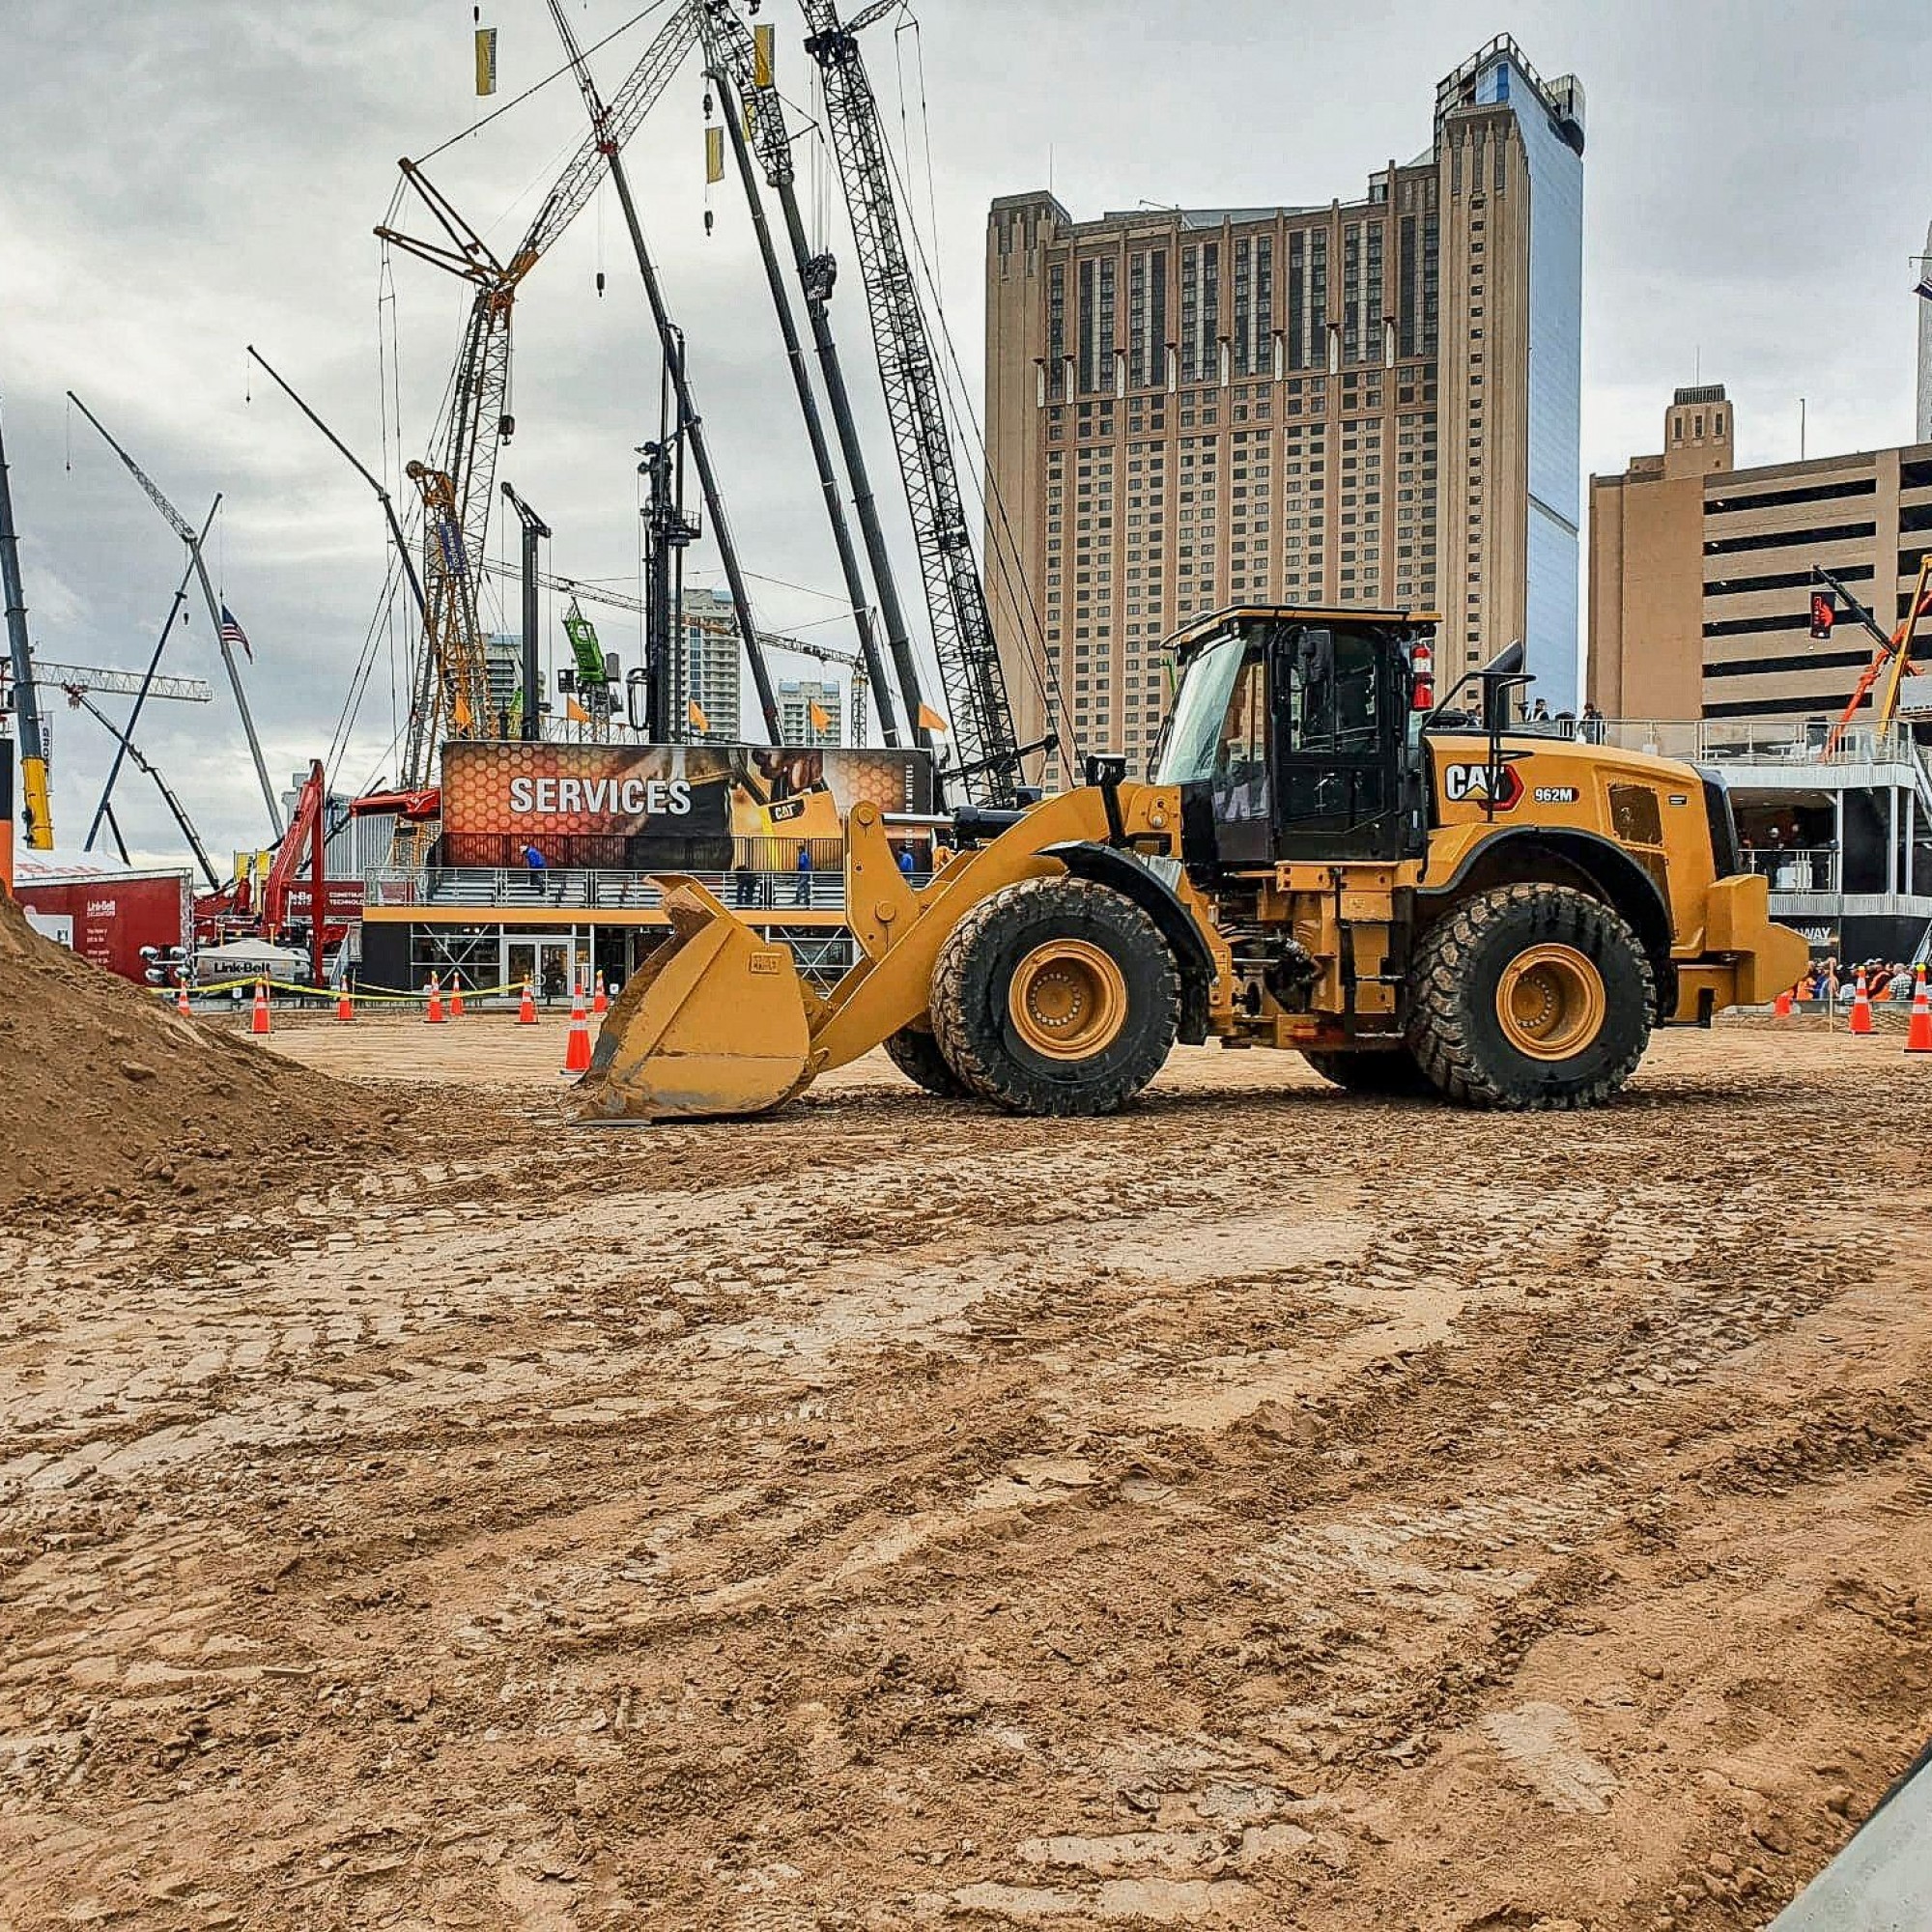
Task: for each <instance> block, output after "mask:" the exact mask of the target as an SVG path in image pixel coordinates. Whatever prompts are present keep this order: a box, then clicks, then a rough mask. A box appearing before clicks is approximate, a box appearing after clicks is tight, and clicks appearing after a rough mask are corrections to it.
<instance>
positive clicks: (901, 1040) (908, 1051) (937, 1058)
mask: <svg viewBox="0 0 1932 1932" xmlns="http://www.w3.org/2000/svg"><path fill="white" fill-rule="evenodd" d="M886 1058H887V1059H888V1060H890V1061H891V1062H892V1063H893V1065H895V1066H896V1067H897V1068H898V1070H899V1071H900V1072H901V1073H903V1074H904V1075H905V1077H906V1078H907V1079H908V1080H910V1081H911V1082H912V1084H913V1085H914V1086H915V1087H923V1088H924V1089H925V1091H926V1092H927V1093H928V1094H938V1096H939V1097H940V1098H941V1099H942V1100H963V1099H964V1098H965V1097H966V1095H967V1094H970V1093H971V1092H972V1091H973V1090H972V1089H971V1088H970V1087H968V1086H967V1084H966V1083H965V1081H963V1080H962V1079H960V1077H959V1076H958V1074H956V1073H955V1072H953V1070H952V1067H950V1066H949V1065H947V1064H946V1056H945V1055H944V1054H943V1053H941V1052H940V1050H939V1042H938V1041H937V1040H936V1039H934V1038H933V1037H932V1036H931V1034H929V1033H927V1032H926V1030H925V1029H924V1028H923V1027H900V1028H899V1030H898V1032H897V1033H895V1034H890V1035H888V1036H887V1038H886Z"/></svg>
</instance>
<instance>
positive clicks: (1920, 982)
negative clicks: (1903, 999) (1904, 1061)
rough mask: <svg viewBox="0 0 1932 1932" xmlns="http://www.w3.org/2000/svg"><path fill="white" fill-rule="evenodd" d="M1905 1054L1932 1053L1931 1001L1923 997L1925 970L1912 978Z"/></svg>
mask: <svg viewBox="0 0 1932 1932" xmlns="http://www.w3.org/2000/svg"><path fill="white" fill-rule="evenodd" d="M1905 1050H1906V1052H1907V1053H1932V999H1927V998H1926V995H1925V969H1924V967H1922V966H1920V967H1918V969H1917V970H1916V971H1915V972H1914V974H1913V976H1912V1018H1911V1019H1910V1020H1909V1021H1908V1022H1907V1023H1906V1028H1905Z"/></svg>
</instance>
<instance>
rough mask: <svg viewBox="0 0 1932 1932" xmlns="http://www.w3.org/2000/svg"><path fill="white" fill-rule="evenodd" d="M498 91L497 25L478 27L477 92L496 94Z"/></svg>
mask: <svg viewBox="0 0 1932 1932" xmlns="http://www.w3.org/2000/svg"><path fill="white" fill-rule="evenodd" d="M496 91H497V30H496V28H495V27H478V28H477V29H476V92H477V93H478V94H479V95H481V94H495V93H496Z"/></svg>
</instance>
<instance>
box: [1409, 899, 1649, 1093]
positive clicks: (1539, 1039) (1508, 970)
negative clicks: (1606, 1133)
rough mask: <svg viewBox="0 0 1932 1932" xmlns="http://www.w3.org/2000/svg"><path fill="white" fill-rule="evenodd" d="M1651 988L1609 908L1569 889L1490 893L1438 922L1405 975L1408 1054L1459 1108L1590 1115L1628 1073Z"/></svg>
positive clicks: (1643, 960) (1644, 966)
mask: <svg viewBox="0 0 1932 1932" xmlns="http://www.w3.org/2000/svg"><path fill="white" fill-rule="evenodd" d="M1656 1009H1657V993H1656V982H1655V980H1654V978H1653V976H1652V973H1651V966H1650V961H1649V959H1648V958H1647V957H1646V956H1645V954H1644V950H1643V947H1642V945H1641V944H1640V943H1639V942H1638V940H1637V936H1636V934H1635V933H1634V932H1633V931H1632V930H1631V928H1630V925H1629V924H1628V923H1627V922H1626V921H1625V920H1624V919H1623V918H1622V917H1621V915H1619V914H1618V913H1617V912H1616V911H1615V910H1614V908H1612V907H1610V906H1607V905H1605V904H1604V903H1603V902H1602V900H1600V899H1594V898H1592V897H1590V895H1588V894H1587V893H1579V892H1577V891H1575V890H1574V889H1573V888H1571V887H1568V886H1549V885H1516V886H1498V887H1496V888H1495V889H1494V890H1493V891H1491V892H1486V893H1478V894H1476V895H1474V896H1472V897H1470V898H1468V899H1465V900H1464V901H1463V903H1462V904H1461V905H1459V906H1456V907H1455V908H1454V909H1453V910H1452V911H1450V912H1447V913H1445V914H1444V915H1443V916H1442V917H1441V918H1440V919H1439V920H1437V921H1436V923H1435V924H1434V925H1432V926H1431V927H1430V928H1429V930H1428V931H1427V932H1426V933H1424V935H1423V936H1422V938H1421V940H1420V941H1419V942H1418V943H1417V946H1416V949H1415V954H1414V959H1413V962H1412V964H1411V966H1410V969H1409V984H1408V1025H1407V1030H1406V1037H1407V1040H1408V1046H1409V1050H1410V1052H1412V1053H1413V1054H1414V1056H1415V1058H1416V1061H1417V1063H1418V1064H1419V1065H1420V1066H1421V1067H1422V1070H1423V1071H1424V1072H1425V1073H1427V1074H1428V1076H1429V1077H1430V1079H1431V1080H1432V1081H1434V1082H1435V1085H1436V1086H1437V1087H1438V1088H1440V1089H1441V1091H1442V1092H1443V1093H1444V1094H1447V1095H1448V1097H1449V1098H1450V1099H1452V1100H1454V1101H1457V1102H1459V1103H1460V1104H1461V1105H1463V1106H1465V1107H1495V1108H1502V1109H1507V1110H1510V1111H1516V1112H1523V1111H1530V1110H1538V1109H1557V1108H1562V1109H1570V1108H1577V1107H1594V1106H1598V1105H1600V1104H1601V1103H1602V1102H1604V1101H1605V1100H1607V1099H1608V1098H1609V1097H1610V1096H1611V1094H1615V1093H1616V1092H1617V1090H1618V1089H1619V1088H1620V1087H1622V1086H1623V1084H1624V1082H1625V1081H1626V1080H1628V1079H1629V1078H1630V1077H1631V1075H1632V1074H1633V1073H1634V1071H1635V1070H1636V1064H1637V1062H1638V1061H1639V1060H1641V1059H1642V1058H1643V1050H1644V1048H1645V1046H1647V1045H1648V1044H1649V1041H1650V1022H1651V1015H1652V1014H1653V1013H1654V1012H1655V1011H1656Z"/></svg>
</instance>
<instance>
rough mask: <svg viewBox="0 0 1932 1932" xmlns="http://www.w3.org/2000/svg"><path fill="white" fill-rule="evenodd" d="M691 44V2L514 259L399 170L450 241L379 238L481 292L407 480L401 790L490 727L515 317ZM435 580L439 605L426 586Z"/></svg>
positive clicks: (586, 144)
mask: <svg viewBox="0 0 1932 1932" xmlns="http://www.w3.org/2000/svg"><path fill="white" fill-rule="evenodd" d="M696 44H697V21H696V14H695V13H694V12H693V10H692V8H691V7H690V6H689V5H686V6H680V7H679V8H678V9H677V11H676V12H675V13H674V14H671V16H670V18H669V19H668V20H667V21H666V22H665V24H664V25H663V26H662V27H661V28H660V29H659V30H658V33H657V36H656V38H655V39H653V40H652V42H651V43H650V44H649V46H647V47H646V48H645V49H644V52H643V54H642V55H641V56H640V57H639V61H638V64H637V65H636V67H634V68H633V69H632V70H631V72H630V74H629V76H628V77H627V78H626V79H625V81H624V83H623V85H622V86H621V87H619V88H618V90H617V92H616V93H615V94H614V95H613V96H612V97H611V101H610V104H609V108H608V110H607V119H606V134H607V136H608V139H607V138H603V137H600V135H599V134H598V133H596V132H592V133H591V134H589V135H586V136H585V137H584V139H583V140H582V142H581V143H580V144H579V146H578V147H577V149H576V151H575V152H574V153H573V155H572V156H571V158H570V159H569V161H568V162H566V163H565V165H564V168H563V171H562V173H561V174H559V175H558V177H557V179H556V181H555V183H554V185H553V186H552V188H551V190H550V192H549V193H548V194H547V195H546V196H545V197H544V200H543V203H542V206H541V207H539V208H538V210H537V212H536V214H535V216H534V217H533V218H532V220H531V222H530V225H529V227H528V229H527V230H526V233H525V235H524V238H523V240H522V241H521V242H519V244H518V245H517V248H516V250H515V252H514V253H513V254H512V255H511V256H510V258H509V260H508V261H507V262H505V261H502V260H501V259H499V258H498V257H497V254H496V253H495V252H494V251H493V250H492V249H491V247H490V246H489V244H488V243H487V242H486V241H484V240H483V238H482V237H481V236H480V235H478V234H477V233H476V231H475V230H474V229H473V228H472V227H471V226H470V225H469V222H468V221H466V220H465V219H464V218H463V216H462V215H461V214H459V213H457V211H456V209H455V208H454V207H453V206H452V205H451V204H450V202H449V201H448V199H447V198H446V197H445V196H444V195H443V194H442V193H441V192H440V190H439V189H438V188H436V187H435V186H434V185H432V184H431V182H430V181H429V178H428V177H427V176H426V175H425V174H424V173H423V171H422V169H421V168H419V167H418V166H416V164H415V163H414V162H412V161H410V160H407V159H406V160H404V161H403V162H402V163H401V166H402V171H403V179H404V181H405V182H406V183H407V184H408V185H409V186H410V187H411V188H412V189H413V190H414V191H415V193H416V195H417V197H418V198H419V199H420V200H421V202H422V204H423V206H424V207H425V208H426V209H427V210H428V212H429V213H430V214H431V215H432V216H433V217H434V219H435V221H436V223H437V225H438V226H439V227H440V229H441V230H442V232H443V236H444V238H445V239H444V240H443V241H423V240H421V239H420V238H418V237H415V236H412V235H407V234H404V233H403V232H401V231H400V230H398V229H394V228H390V227H388V226H384V227H380V228H378V229H377V230H376V233H377V234H378V235H379V236H380V237H381V238H382V239H383V240H384V241H388V242H390V243H392V244H393V245H395V246H396V247H399V248H401V249H403V250H404V251H405V252H407V253H409V254H412V255H414V256H416V257H417V258H418V259H419V260H422V261H425V262H429V263H432V264H433V265H434V266H436V267H437V268H440V269H442V270H446V271H447V272H448V273H450V274H454V275H458V276H461V277H462V278H463V279H464V280H466V281H468V282H470V283H473V284H474V286H475V290H476V293H475V295H474V297H473V298H472V299H471V301H470V304H469V319H468V321H467V323H466V325H465V327H464V335H463V343H462V346H461V348H460V349H459V350H458V352H457V357H456V365H455V368H454V369H453V370H452V372H451V375H450V383H449V393H448V396H447V397H446V399H445V402H444V408H443V415H442V419H441V422H440V424H439V426H438V432H437V436H436V438H435V445H436V447H435V454H434V457H433V459H432V460H431V461H430V462H427V463H419V464H415V465H412V466H411V469H410V472H409V473H410V475H411V477H412V480H413V481H414V482H415V484H416V487H417V490H418V492H419V493H420V494H421V496H422V498H423V510H424V528H423V559H424V565H425V569H424V580H425V582H424V590H425V598H426V605H427V607H428V608H426V610H425V612H424V623H423V630H424V646H423V656H422V659H421V660H420V661H419V663H418V665H417V668H416V675H415V678H414V691H415V701H414V704H413V706H412V712H411V718H410V725H409V729H408V731H407V733H406V735H405V739H404V756H403V769H404V783H405V787H406V788H414V787H417V786H420V785H422V784H425V783H427V782H429V781H430V778H431V772H430V765H431V762H432V761H433V759H434V757H435V754H436V750H437V746H438V744H439V743H440V735H441V734H447V735H450V736H454V737H469V736H471V735H474V733H475V732H477V731H478V730H482V729H487V728H488V726H487V723H486V721H487V719H488V716H489V707H488V705H487V703H486V702H484V701H483V695H484V694H486V693H487V689H488V686H487V679H483V680H482V681H480V682H479V673H480V669H481V667H482V665H483V662H484V647H483V638H482V627H481V624H480V622H479V619H478V616H477V610H476V591H477V579H478V576H479V574H480V572H481V571H482V568H483V563H484V550H485V546H486V543H487V541H488V537H489V529H490V503H491V497H493V495H494V494H495V490H494V484H495V478H496V468H497V447H498V445H499V444H500V443H502V442H504V441H507V440H508V439H509V437H510V435H511V433H512V431H513V429H514V427H515V419H514V418H513V417H512V415H511V414H510V411H509V394H510V320H511V314H512V310H513V309H514V306H515V303H516V298H517V292H518V290H519V289H520V288H521V286H522V285H523V281H524V278H525V277H526V275H527V274H528V273H529V272H530V270H532V269H534V268H535V267H536V265H537V263H538V262H539V261H540V260H542V258H543V256H544V254H545V252H546V251H547V250H548V249H549V248H550V246H551V245H552V243H553V242H554V241H556V239H557V237H558V236H560V235H561V234H562V233H563V231H564V230H565V229H566V228H568V227H569V226H570V224H571V222H572V221H574V220H575V219H576V218H577V216H578V215H579V214H580V213H582V211H583V210H584V208H585V207H587V206H588V204H589V202H590V198H591V196H592V195H594V194H595V193H596V191H597V188H598V185H599V184H600V183H601V182H602V181H603V180H604V177H605V175H606V174H607V173H608V172H609V170H610V162H611V148H612V147H613V146H614V145H617V144H621V143H622V142H624V141H626V140H628V139H629V138H630V137H631V135H632V134H634V133H635V132H636V131H637V129H638V127H639V124H640V123H641V122H642V120H643V118H644V116H645V115H646V114H647V113H648V112H649V111H650V108H651V106H652V104H653V103H654V102H655V101H656V100H657V99H658V97H659V96H660V95H662V94H663V92H664V91H665V89H666V88H667V87H668V85H669V84H670V81H671V78H672V76H673V75H674V74H675V73H676V72H677V70H678V69H679V68H680V67H681V66H682V65H683V64H684V61H685V59H686V57H687V56H688V55H689V54H690V52H691V50H692V48H693V47H695V46H696ZM439 577H440V579H441V581H442V593H441V601H440V603H439V601H438V596H437V591H436V588H435V586H434V583H433V582H432V581H431V580H434V579H437V578H439ZM459 695H460V696H461V699H462V704H461V711H460V713H459V710H458V707H457V705H456V698H457V696H459ZM466 716H467V718H468V720H469V722H468V723H467V724H466V723H464V722H463V718H464V717H466Z"/></svg>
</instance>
